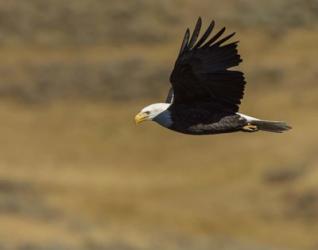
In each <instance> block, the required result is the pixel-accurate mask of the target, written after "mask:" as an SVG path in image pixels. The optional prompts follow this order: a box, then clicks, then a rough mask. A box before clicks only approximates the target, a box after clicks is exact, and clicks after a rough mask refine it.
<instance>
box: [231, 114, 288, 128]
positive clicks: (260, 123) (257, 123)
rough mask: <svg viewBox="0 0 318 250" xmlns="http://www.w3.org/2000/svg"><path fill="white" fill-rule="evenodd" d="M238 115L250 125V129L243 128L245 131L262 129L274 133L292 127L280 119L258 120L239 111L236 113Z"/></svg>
mask: <svg viewBox="0 0 318 250" xmlns="http://www.w3.org/2000/svg"><path fill="white" fill-rule="evenodd" d="M237 114H238V115H240V116H241V117H242V118H244V119H245V120H246V121H247V123H248V125H252V126H254V127H252V130H251V129H247V130H245V129H243V131H247V132H254V131H257V130H263V131H268V132H274V133H283V132H284V131H287V130H289V129H291V128H292V127H291V126H289V125H288V124H287V123H286V122H281V121H266V120H260V119H257V118H255V117H252V116H248V115H244V114H241V113H237Z"/></svg>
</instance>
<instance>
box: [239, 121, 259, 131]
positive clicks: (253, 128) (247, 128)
mask: <svg viewBox="0 0 318 250" xmlns="http://www.w3.org/2000/svg"><path fill="white" fill-rule="evenodd" d="M242 130H243V131H245V132H256V131H258V127H257V126H256V125H252V124H250V123H248V124H246V125H245V126H244V127H243V128H242Z"/></svg>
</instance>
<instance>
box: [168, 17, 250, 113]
mask: <svg viewBox="0 0 318 250" xmlns="http://www.w3.org/2000/svg"><path fill="white" fill-rule="evenodd" d="M201 25H202V20H201V18H199V19H198V21H197V23H196V26H195V28H194V31H193V34H192V35H191V38H190V31H189V29H187V31H186V33H185V36H184V39H183V42H182V45H181V49H180V54H179V56H178V58H177V60H176V63H175V67H174V69H173V71H172V73H171V76H170V82H171V84H172V88H173V93H174V95H173V105H175V104H189V105H194V104H195V105H197V104H200V103H213V104H217V106H219V107H222V108H224V109H226V110H229V111H233V112H237V111H238V109H239V104H240V103H241V99H242V98H243V95H244V87H245V83H246V82H245V79H244V75H243V73H242V72H240V71H235V70H231V68H232V67H235V66H237V65H239V64H240V62H241V61H242V59H241V57H240V55H239V53H238V51H237V45H238V42H232V43H228V44H225V45H224V43H225V42H227V41H229V40H230V39H231V38H232V37H233V36H234V35H235V33H231V34H229V35H227V36H225V37H223V38H221V37H222V35H223V34H224V32H225V28H222V29H221V30H220V31H219V32H217V33H216V34H215V35H213V36H212V37H211V38H210V39H209V36H210V35H211V33H212V31H213V29H214V26H215V23H214V21H212V22H211V23H210V25H209V26H208V28H207V29H206V31H205V32H204V34H203V35H202V37H201V38H200V39H199V40H198V37H199V35H200V34H199V33H200V30H201ZM197 40H198V42H197V43H196V41H197Z"/></svg>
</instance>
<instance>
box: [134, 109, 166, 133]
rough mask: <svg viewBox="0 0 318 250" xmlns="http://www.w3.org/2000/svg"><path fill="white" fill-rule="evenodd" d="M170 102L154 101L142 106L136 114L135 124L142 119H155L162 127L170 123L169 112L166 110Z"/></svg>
mask: <svg viewBox="0 0 318 250" xmlns="http://www.w3.org/2000/svg"><path fill="white" fill-rule="evenodd" d="M170 105H171V103H154V104H151V105H149V106H147V107H144V108H143V109H142V110H141V111H140V112H139V113H138V114H137V115H136V116H135V122H136V124H138V123H141V122H143V121H155V122H157V123H159V124H160V125H162V126H164V127H170V126H171V125H172V120H171V114H170V111H169V110H168V108H169V106H170Z"/></svg>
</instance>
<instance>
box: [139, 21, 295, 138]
mask: <svg viewBox="0 0 318 250" xmlns="http://www.w3.org/2000/svg"><path fill="white" fill-rule="evenodd" d="M201 25H202V20H201V18H199V19H198V21H197V23H196V26H195V28H194V31H193V33H192V35H191V37H190V30H189V29H187V30H186V32H185V35H184V38H183V41H182V44H181V49H180V52H179V55H178V57H177V60H176V62H175V66H174V69H173V71H172V73H171V76H170V82H171V85H172V87H171V88H170V91H169V93H168V96H167V98H166V102H165V103H155V104H151V105H149V106H147V107H145V108H143V109H142V110H141V111H140V112H139V113H138V114H137V115H136V116H135V121H136V123H140V122H143V121H155V122H157V123H158V124H160V125H162V126H163V127H166V128H168V129H171V130H174V131H177V132H180V133H184V134H191V135H207V134H219V133H229V132H236V131H244V132H256V131H259V130H263V131H269V132H276V133H281V132H284V131H286V130H289V129H290V128H291V127H290V126H288V125H287V124H286V123H285V122H279V121H266V120H261V119H257V118H254V117H251V116H247V115H244V114H241V113H239V112H238V111H239V105H240V104H241V99H242V98H243V95H244V87H245V83H246V82H245V79H244V75H243V73H242V72H240V71H237V70H233V69H231V68H232V67H235V66H237V65H239V64H240V62H242V59H241V57H240V55H239V54H238V51H237V45H238V41H236V42H231V43H227V44H224V43H225V42H226V41H228V40H229V39H230V38H232V37H233V36H234V35H235V33H232V34H230V35H227V36H224V37H222V35H223V33H224V31H225V28H223V29H221V30H220V31H219V32H217V33H216V34H215V35H213V36H212V35H211V33H212V31H213V29H214V26H215V23H214V21H212V22H211V23H210V25H209V26H208V28H207V29H206V31H205V32H204V34H203V35H202V36H201V38H200V39H198V38H199V33H200V30H201Z"/></svg>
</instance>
